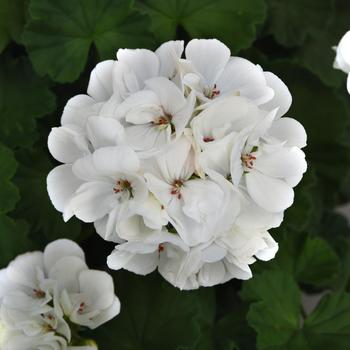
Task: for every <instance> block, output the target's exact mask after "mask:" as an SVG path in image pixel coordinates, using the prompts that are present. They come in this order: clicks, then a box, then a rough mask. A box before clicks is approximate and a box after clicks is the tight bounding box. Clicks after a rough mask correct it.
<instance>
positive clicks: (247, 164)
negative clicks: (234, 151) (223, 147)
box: [241, 153, 256, 169]
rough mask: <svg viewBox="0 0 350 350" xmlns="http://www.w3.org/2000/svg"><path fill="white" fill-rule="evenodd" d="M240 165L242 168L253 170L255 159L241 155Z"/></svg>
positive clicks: (248, 155)
mask: <svg viewBox="0 0 350 350" xmlns="http://www.w3.org/2000/svg"><path fill="white" fill-rule="evenodd" d="M241 160H242V164H243V166H244V167H246V168H248V169H253V166H254V160H256V157H255V156H253V155H252V154H250V153H248V154H242V156H241Z"/></svg>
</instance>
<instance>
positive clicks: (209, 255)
mask: <svg viewBox="0 0 350 350" xmlns="http://www.w3.org/2000/svg"><path fill="white" fill-rule="evenodd" d="M226 253H227V249H226V248H224V247H220V246H218V245H217V244H215V243H213V244H211V245H210V246H209V247H208V248H206V249H204V250H203V251H202V254H203V257H202V259H203V261H204V262H206V263H214V262H217V261H220V260H222V259H223V258H224V257H225V255H226Z"/></svg>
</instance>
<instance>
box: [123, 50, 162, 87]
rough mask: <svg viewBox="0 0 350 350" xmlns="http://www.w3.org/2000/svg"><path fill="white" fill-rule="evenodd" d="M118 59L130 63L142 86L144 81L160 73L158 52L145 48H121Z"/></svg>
mask: <svg viewBox="0 0 350 350" xmlns="http://www.w3.org/2000/svg"><path fill="white" fill-rule="evenodd" d="M117 59H118V61H119V62H123V63H125V64H126V65H128V66H129V67H130V68H131V69H132V70H133V71H134V72H135V75H136V77H137V79H138V82H139V86H140V88H142V87H143V86H144V85H143V84H144V82H145V81H146V80H147V79H149V78H153V77H155V76H157V75H158V72H159V60H158V57H157V56H156V54H155V53H154V52H152V51H150V50H145V49H136V50H131V49H119V50H118V52H117Z"/></svg>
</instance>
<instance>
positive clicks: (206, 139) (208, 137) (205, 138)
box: [203, 136, 215, 142]
mask: <svg viewBox="0 0 350 350" xmlns="http://www.w3.org/2000/svg"><path fill="white" fill-rule="evenodd" d="M214 140H215V139H214V137H211V136H205V137H203V142H213V141H214Z"/></svg>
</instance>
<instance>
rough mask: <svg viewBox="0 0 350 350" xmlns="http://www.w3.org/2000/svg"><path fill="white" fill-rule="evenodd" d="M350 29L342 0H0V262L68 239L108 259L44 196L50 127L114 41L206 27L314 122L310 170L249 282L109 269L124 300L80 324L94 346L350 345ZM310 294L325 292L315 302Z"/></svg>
mask: <svg viewBox="0 0 350 350" xmlns="http://www.w3.org/2000/svg"><path fill="white" fill-rule="evenodd" d="M347 30H350V1H345V0H218V1H215V0H210V1H209V0H146V1H134V2H133V1H129V0H80V1H79V0H30V1H29V0H0V52H1V54H0V265H1V267H5V266H6V265H7V263H8V262H9V261H10V260H11V259H13V258H14V257H15V256H16V255H17V254H19V253H22V252H25V251H28V250H35V249H43V247H44V246H45V245H46V244H47V243H48V242H50V241H52V240H54V239H57V238H61V237H67V238H70V239H73V240H75V241H77V242H79V243H80V244H81V245H82V246H83V248H84V250H85V252H86V254H87V260H88V263H89V265H90V266H91V267H95V268H104V266H105V261H106V256H107V255H108V254H109V253H110V251H111V250H112V249H113V244H111V243H106V242H104V241H103V240H102V239H100V238H99V236H98V235H97V234H95V233H94V228H93V226H92V225H86V224H82V223H80V222H78V221H77V220H75V219H72V220H70V221H69V222H68V223H67V224H65V223H64V222H63V220H62V218H61V215H60V213H58V212H56V210H55V209H54V208H53V206H52V205H51V203H50V201H49V199H48V196H47V192H46V176H47V174H48V172H49V171H50V170H51V169H52V168H53V167H54V166H55V164H54V161H53V159H52V158H51V157H50V155H49V153H48V150H47V145H46V140H47V136H48V133H49V131H50V129H51V127H53V126H58V125H59V122H60V115H61V113H62V110H63V107H64V105H65V103H66V101H67V100H68V99H69V98H70V97H72V96H74V95H76V94H79V93H85V92H86V88H87V82H88V79H89V73H90V71H91V70H92V68H93V67H94V66H95V65H96V63H97V62H99V61H101V60H103V59H111V58H115V53H116V51H117V49H118V48H120V47H122V48H124V47H129V48H135V47H145V48H149V49H155V48H156V47H157V46H158V45H159V44H160V43H162V42H163V41H166V40H171V39H175V38H176V39H183V40H185V41H186V42H187V41H188V40H190V39H191V38H194V37H197V38H212V37H214V38H217V39H219V40H221V41H223V42H224V43H225V44H226V45H228V46H229V47H230V49H231V52H232V54H233V55H240V56H242V57H245V58H248V59H250V60H252V61H253V62H254V63H258V64H260V65H261V66H262V67H263V68H264V70H270V71H272V72H274V73H276V74H277V75H279V76H280V77H281V78H282V79H283V80H284V81H285V83H286V84H287V85H288V87H289V88H290V90H291V93H292V96H293V104H292V108H291V110H290V111H289V112H288V113H287V115H289V116H292V117H294V118H296V119H297V120H299V121H300V122H302V123H303V125H304V126H305V128H306V131H307V133H308V146H307V148H306V149H305V152H306V155H307V160H308V163H309V169H308V172H307V174H306V175H305V177H304V179H303V180H302V182H301V183H300V184H299V185H298V187H297V189H296V199H295V204H294V206H293V207H292V208H290V209H289V210H287V212H286V215H285V221H284V223H283V225H282V226H281V227H280V228H279V229H277V230H274V232H272V234H273V235H274V238H275V239H276V240H277V241H278V242H279V244H280V251H279V253H278V255H277V258H276V259H275V260H273V261H271V262H268V263H256V264H255V265H254V266H253V271H254V275H255V277H254V278H253V279H252V280H250V281H248V282H243V283H242V282H241V281H237V280H233V281H231V282H228V283H226V284H224V285H220V286H216V287H215V288H202V289H200V290H197V291H193V292H180V291H178V290H177V289H175V288H174V287H172V286H170V285H169V284H168V283H166V282H165V281H163V280H162V279H161V278H160V277H159V276H158V275H157V274H156V273H154V274H152V275H150V276H146V277H140V276H136V275H133V274H131V273H128V272H113V276H114V277H116V293H117V295H118V296H119V297H120V299H121V303H122V312H121V314H120V315H119V316H118V317H117V318H115V319H114V320H113V321H111V322H109V323H107V324H106V325H104V326H102V327H100V328H99V329H98V330H97V331H95V332H91V333H90V334H88V335H89V336H91V337H92V338H96V339H97V341H98V343H99V345H100V347H99V349H100V350H109V349H111V350H112V349H113V350H114V349H117V350H134V349H135V350H143V349H145V350H210V349H219V350H253V349H258V350H294V349H296V350H313V349H315V350H323V349H324V350H343V349H344V350H348V349H350V294H349V293H348V292H349V288H350V284H349V278H350V229H349V227H348V223H347V220H346V219H345V218H344V217H342V216H341V215H340V214H337V213H336V212H335V208H336V207H338V206H339V205H342V204H344V203H347V202H348V201H350V171H349V170H350V162H349V157H350V131H349V121H350V110H349V107H350V96H349V95H348V94H347V92H346V87H345V79H346V75H345V74H344V73H342V72H340V71H336V70H334V69H333V68H332V65H333V60H334V57H335V52H334V51H333V50H332V46H335V45H337V43H338V42H339V40H340V38H341V37H342V35H343V34H344V33H345V32H346V31H347ZM305 293H307V294H309V295H312V296H313V297H312V298H313V301H315V302H316V303H317V301H318V300H319V299H320V298H321V297H322V299H321V301H320V303H319V304H318V305H317V306H316V309H315V310H314V311H312V312H311V314H309V313H310V310H309V306H310V305H311V304H310V302H308V303H305V302H304V303H303V302H302V301H303V300H304V299H305Z"/></svg>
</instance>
